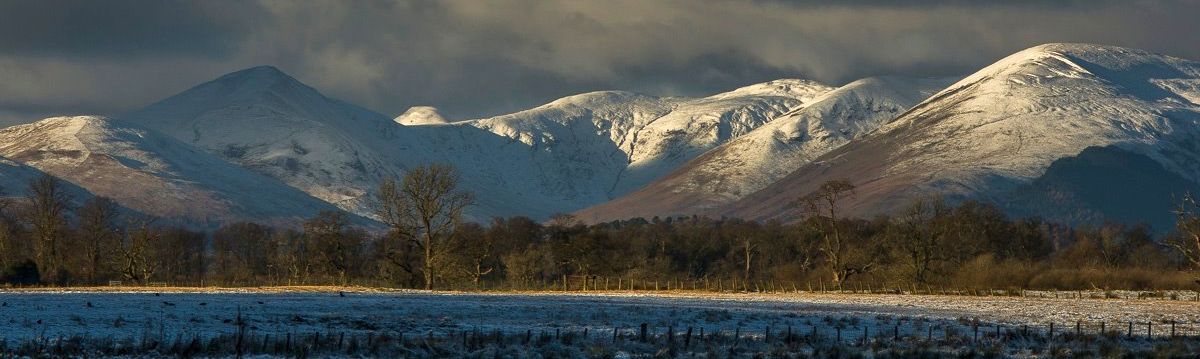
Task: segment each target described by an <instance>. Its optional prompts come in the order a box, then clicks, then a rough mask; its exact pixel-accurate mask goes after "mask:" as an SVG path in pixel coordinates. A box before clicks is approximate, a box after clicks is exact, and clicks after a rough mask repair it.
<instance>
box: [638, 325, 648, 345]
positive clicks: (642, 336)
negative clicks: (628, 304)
mask: <svg viewBox="0 0 1200 359" xmlns="http://www.w3.org/2000/svg"><path fill="white" fill-rule="evenodd" d="M639 338H640V339H641V341H642V342H643V343H645V342H646V323H642V332H641V334H640V335H639Z"/></svg>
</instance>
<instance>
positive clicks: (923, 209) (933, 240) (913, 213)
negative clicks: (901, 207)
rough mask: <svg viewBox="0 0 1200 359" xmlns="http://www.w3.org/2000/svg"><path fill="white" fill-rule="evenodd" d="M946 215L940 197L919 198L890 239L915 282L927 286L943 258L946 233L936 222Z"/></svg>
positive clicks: (899, 222)
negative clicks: (937, 264) (910, 271)
mask: <svg viewBox="0 0 1200 359" xmlns="http://www.w3.org/2000/svg"><path fill="white" fill-rule="evenodd" d="M946 212H947V207H946V205H945V202H942V200H941V199H940V198H929V199H926V198H918V199H916V200H914V201H913V202H912V204H910V205H909V207H908V209H907V210H905V212H904V214H903V215H902V216H901V217H900V218H899V219H898V221H897V222H896V226H898V230H896V231H894V232H893V235H892V236H891V237H892V240H893V241H894V242H893V243H894V244H895V246H896V249H897V250H899V252H900V254H901V257H903V258H904V263H905V264H907V266H908V267H909V269H910V270H912V275H913V281H915V282H916V283H927V282H928V281H929V279H930V275H931V273H932V272H933V268H934V266H935V265H936V263H937V262H939V261H942V260H944V259H945V249H944V248H942V242H943V239H944V238H945V235H946V234H945V231H944V230H943V228H942V226H940V225H939V223H937V221H938V220H939V219H940V218H941V217H942V216H944V215H946Z"/></svg>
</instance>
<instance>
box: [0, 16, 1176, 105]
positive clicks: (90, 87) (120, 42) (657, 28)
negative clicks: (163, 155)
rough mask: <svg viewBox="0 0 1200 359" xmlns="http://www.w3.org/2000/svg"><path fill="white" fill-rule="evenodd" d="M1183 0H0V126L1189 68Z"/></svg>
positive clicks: (525, 101) (671, 94)
mask: <svg viewBox="0 0 1200 359" xmlns="http://www.w3.org/2000/svg"><path fill="white" fill-rule="evenodd" d="M1197 15H1200V1H1195V0H1193V1H1138V0H1091V1H1059V2H1051V1H1035V0H1013V1H1002V2H995V3H989V2H985V1H915V0H908V1H905V0H897V1H884V0H865V1H855V0H846V1H836V2H834V1H828V2H824V1H803V0H799V1H726V0H649V1H648V0H603V1H595V0H585V1H556V0H543V1H525V0H497V1H479V0H444V1H290V0H263V1H253V0H246V1H223V0H218V1H192V2H188V1H172V0H164V1H126V0H106V1H76V0H56V1H27V0H5V1H0V124H14V123H22V122H31V121H35V120H38V119H41V118H43V117H47V116H54V115H73V114H98V115H107V116H119V115H120V114H122V113H125V112H128V111H132V110H135V109H138V108H140V107H142V106H145V105H148V104H150V103H152V102H154V101H158V100H161V99H163V98H166V97H168V96H170V95H172V94H175V93H178V92H180V91H183V90H186V89H187V88H190V87H191V86H194V85H197V84H199V83H202V82H204V81H208V80H211V79H214V78H216V77H218V76H220V75H222V74H225V73H229V72H233V71H237V70H240V69H244V68H248V67H252V66H257V65H273V66H276V67H278V68H279V69H281V70H283V71H284V72H287V73H288V74H290V75H292V76H293V77H296V78H297V79H299V80H300V81H302V82H304V83H306V84H308V85H310V86H313V87H315V88H317V89H318V90H320V91H321V92H323V93H325V94H326V95H328V96H331V97H335V98H339V99H342V100H345V101H349V102H352V103H355V104H358V105H361V106H364V107H367V108H369V109H372V110H375V111H378V112H380V113H383V114H385V115H389V116H396V115H398V114H400V113H403V112H404V110H406V109H407V108H409V107H410V106H418V105H426V106H434V107H437V108H439V109H440V111H441V112H442V114H443V115H444V116H445V117H447V118H450V119H452V120H460V119H468V118H480V117H488V116H493V115H499V114H504V113H509V112H513V111H517V110H521V109H525V108H529V107H534V106H537V105H540V104H543V103H546V102H550V101H552V100H554V99H556V98H560V97H563V96H568V95H572V94H577V93H582V92H588V91H597V90H629V91H636V92H642V93H646V94H651V95H660V96H701V95H708V94H712V93H717V92H722V91H726V90H730V89H733V88H736V87H739V86H744V85H748V84H752V83H757V82H764V81H769V80H773V79H778V78H806V79H811V80H817V81H821V82H824V83H827V84H830V85H840V84H845V83H847V82H850V81H853V80H855V79H858V78H862V77H867V76H877V75H907V76H956V75H965V74H968V73H970V72H972V71H974V70H977V69H979V68H981V67H983V66H986V65H987V64H989V63H991V62H993V61H995V60H998V59H999V58H1002V57H1004V56H1005V55H1008V54H1011V53H1013V52H1016V51H1019V50H1021V49H1024V48H1028V47H1031V46H1035V45H1038V44H1042V43H1048V42H1089V43H1099V44H1107V45H1118V46H1126V47H1134V48H1140V49H1145V50H1149V51H1153V52H1159V53H1165V54H1168V55H1173V56H1178V57H1183V58H1190V59H1200V21H1196V17H1197Z"/></svg>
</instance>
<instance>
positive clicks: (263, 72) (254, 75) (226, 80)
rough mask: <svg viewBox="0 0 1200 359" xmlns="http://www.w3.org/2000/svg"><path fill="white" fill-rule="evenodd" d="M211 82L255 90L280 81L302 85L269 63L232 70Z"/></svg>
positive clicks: (231, 87)
mask: <svg viewBox="0 0 1200 359" xmlns="http://www.w3.org/2000/svg"><path fill="white" fill-rule="evenodd" d="M212 83H216V84H220V85H222V86H224V87H227V88H230V89H255V90H264V89H267V88H270V87H272V86H275V85H278V84H281V83H282V84H295V85H301V86H303V84H301V83H300V81H298V80H296V78H294V77H292V76H290V75H288V74H287V73H284V72H283V71H281V70H279V69H278V68H276V67H274V66H270V65H262V66H255V67H251V68H248V69H244V70H238V71H234V72H231V73H228V74H225V75H223V76H221V77H218V78H217V79H216V80H213V81H212Z"/></svg>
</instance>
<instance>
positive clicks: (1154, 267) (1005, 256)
mask: <svg viewBox="0 0 1200 359" xmlns="http://www.w3.org/2000/svg"><path fill="white" fill-rule="evenodd" d="M458 181H459V178H458V176H457V174H456V172H455V170H454V169H453V168H452V167H449V166H444V165H428V166H422V167H418V168H414V169H413V170H411V171H409V172H408V174H407V175H405V176H404V177H403V178H400V179H390V178H389V179H385V180H384V181H383V182H382V183H381V184H380V186H379V188H378V190H377V191H376V193H377V194H376V195H375V196H374V203H373V204H374V207H375V209H376V213H375V214H376V218H377V219H378V220H379V221H380V222H382V223H384V224H386V225H387V230H386V231H384V230H368V229H363V228H359V227H357V226H355V225H353V224H352V222H351V220H350V217H349V216H348V215H347V214H345V213H343V212H335V211H326V212H321V213H319V214H318V215H316V216H314V217H312V218H308V219H306V220H304V221H303V223H302V224H301V225H299V226H295V227H274V226H268V225H265V224H260V223H252V222H238V223H229V224H226V225H224V226H221V227H220V228H217V229H215V230H213V231H211V232H204V231H196V230H192V229H188V228H185V227H181V226H176V225H170V224H160V223H157V222H156V221H154V220H152V219H148V218H144V217H137V216H131V215H127V214H126V213H125V212H124V211H122V210H121V208H120V207H119V206H118V205H117V204H116V203H115V202H113V201H112V200H110V199H107V198H104V197H92V198H89V199H87V200H86V201H84V202H83V203H82V204H81V205H79V206H78V207H74V206H72V203H73V202H72V200H71V198H70V197H69V195H68V194H67V192H66V191H65V190H64V186H63V185H62V183H61V182H59V180H58V179H56V178H54V177H52V176H49V175H47V176H43V177H41V178H38V179H36V180H34V181H32V182H31V183H30V184H29V189H28V191H27V192H28V193H29V194H28V195H27V196H25V197H24V198H17V199H10V200H7V201H4V202H0V283H7V284H11V285H103V284H106V283H108V282H110V281H122V282H123V283H137V284H152V283H158V282H161V283H165V284H170V285H233V286H238V285H325V284H360V285H372V286H388V287H403V288H425V289H489V288H491V289H510V288H514V289H549V288H560V286H561V285H562V284H563V281H564V280H565V281H581V280H586V279H584V278H600V277H603V278H611V279H613V280H622V281H643V282H646V281H661V282H664V283H666V282H679V281H693V282H694V281H700V280H704V281H726V282H729V283H737V282H740V283H743V285H745V284H746V283H767V282H772V283H775V282H778V283H791V285H793V286H795V285H801V286H806V287H813V286H815V285H820V286H828V287H841V286H844V285H859V284H864V283H865V284H874V285H877V286H893V287H901V288H908V287H909V286H913V287H915V286H950V287H956V288H996V289H1002V288H1046V289H1049V288H1057V289H1102V290H1106V289H1195V288H1197V284H1196V282H1194V280H1195V279H1196V277H1195V275H1194V272H1193V271H1194V270H1195V269H1196V268H1200V210H1198V209H1200V205H1197V204H1196V201H1194V200H1192V199H1191V197H1185V199H1184V201H1181V202H1182V203H1181V205H1180V207H1179V209H1178V211H1177V213H1178V215H1179V221H1178V222H1179V225H1178V227H1177V228H1175V229H1174V230H1173V231H1172V232H1170V233H1168V234H1164V235H1158V234H1156V233H1155V232H1153V231H1152V230H1151V229H1150V228H1149V227H1147V226H1144V225H1125V224H1119V223H1107V224H1103V225H1098V226H1078V227H1070V226H1065V225H1061V224H1056V223H1050V222H1046V221H1043V220H1041V219H1038V218H1009V217H1008V216H1006V215H1005V214H1004V213H1003V212H1002V211H1001V210H1000V209H999V208H997V207H995V206H993V205H989V204H986V203H980V202H973V201H967V202H963V203H959V204H956V205H950V204H947V203H946V202H944V201H942V200H940V199H939V198H937V197H927V198H919V199H916V200H913V201H912V202H911V203H910V204H909V205H908V206H907V207H906V208H904V209H903V210H902V211H899V212H897V213H895V214H894V215H891V216H876V217H873V218H853V217H847V216H844V215H843V214H842V211H841V205H842V204H843V202H844V201H845V200H846V199H847V198H850V197H852V196H853V195H854V186H853V184H851V183H850V182H848V181H833V182H829V183H825V184H824V185H822V186H821V187H820V189H819V190H817V191H815V192H813V193H811V194H809V195H807V196H805V197H803V198H799V199H797V205H799V206H800V208H803V209H804V212H805V215H804V216H803V217H802V218H798V219H796V220H794V221H789V222H783V221H777V220H771V221H765V222H757V221H747V220H741V219H735V218H706V217H695V216H693V217H671V218H658V217H655V218H650V219H641V218H639V219H631V220H622V221H613V222H608V223H600V224H592V225H587V224H584V223H581V222H580V221H578V220H576V219H575V218H573V217H572V216H570V215H556V216H553V217H552V218H550V219H549V220H548V221H545V222H539V221H536V220H533V219H531V218H527V217H519V216H518V217H508V218H493V219H492V220H490V221H489V222H487V223H482V224H481V223H475V222H470V221H464V220H463V219H462V217H463V211H464V209H466V208H468V207H469V206H471V205H472V204H473V197H472V195H471V194H470V193H468V192H465V191H462V190H460V189H459V188H458Z"/></svg>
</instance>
